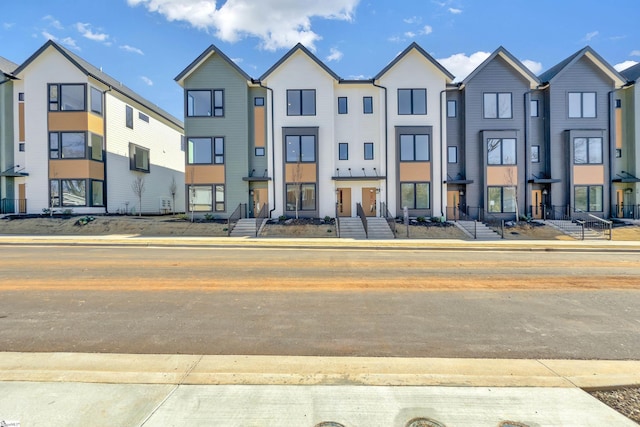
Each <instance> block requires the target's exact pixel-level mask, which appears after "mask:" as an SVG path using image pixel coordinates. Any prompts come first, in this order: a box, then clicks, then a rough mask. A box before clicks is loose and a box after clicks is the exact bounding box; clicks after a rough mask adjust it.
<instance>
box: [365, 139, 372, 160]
mask: <svg viewBox="0 0 640 427" xmlns="http://www.w3.org/2000/svg"><path fill="white" fill-rule="evenodd" d="M364 159H365V160H373V142H365V143H364Z"/></svg>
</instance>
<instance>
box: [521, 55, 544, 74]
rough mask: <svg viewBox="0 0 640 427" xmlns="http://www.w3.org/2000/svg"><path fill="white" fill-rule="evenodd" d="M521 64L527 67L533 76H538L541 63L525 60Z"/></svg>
mask: <svg viewBox="0 0 640 427" xmlns="http://www.w3.org/2000/svg"><path fill="white" fill-rule="evenodd" d="M522 64H523V65H524V66H525V67H527V68H528V69H529V70H530V71H531V72H532V73H533V74H535V75H538V74H540V72H541V71H542V63H541V62H536V61H532V60H530V59H525V60H524V61H522Z"/></svg>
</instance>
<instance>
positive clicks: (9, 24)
mask: <svg viewBox="0 0 640 427" xmlns="http://www.w3.org/2000/svg"><path fill="white" fill-rule="evenodd" d="M15 25H16V24H15V23H13V22H3V23H2V28H4V29H5V30H10V29H11V28H13V27H14V26H15Z"/></svg>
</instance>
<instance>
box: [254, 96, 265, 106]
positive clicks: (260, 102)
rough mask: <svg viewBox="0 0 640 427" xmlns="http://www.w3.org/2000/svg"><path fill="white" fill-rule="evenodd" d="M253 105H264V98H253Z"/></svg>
mask: <svg viewBox="0 0 640 427" xmlns="http://www.w3.org/2000/svg"><path fill="white" fill-rule="evenodd" d="M253 105H255V106H256V107H264V98H263V97H261V96H259V97H257V98H254V99H253Z"/></svg>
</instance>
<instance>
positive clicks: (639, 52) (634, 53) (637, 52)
mask: <svg viewBox="0 0 640 427" xmlns="http://www.w3.org/2000/svg"><path fill="white" fill-rule="evenodd" d="M629 56H640V50H634V51H631V53H630V54H629Z"/></svg>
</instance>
